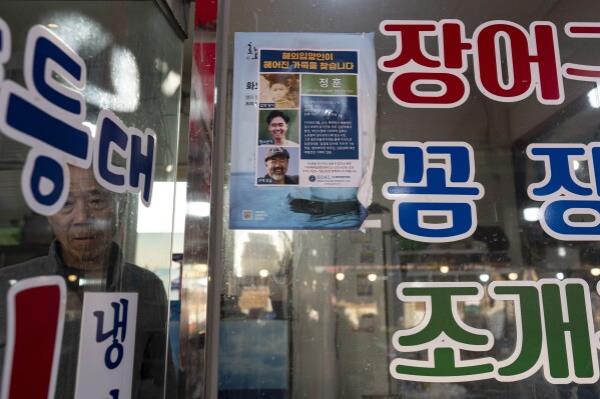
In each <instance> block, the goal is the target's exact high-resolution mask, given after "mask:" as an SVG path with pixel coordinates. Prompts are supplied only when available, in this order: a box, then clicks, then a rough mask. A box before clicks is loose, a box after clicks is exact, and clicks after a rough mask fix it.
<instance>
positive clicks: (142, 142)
mask: <svg viewBox="0 0 600 399" xmlns="http://www.w3.org/2000/svg"><path fill="white" fill-rule="evenodd" d="M132 131H133V134H132V135H131V147H130V153H129V165H128V166H129V185H130V187H131V188H132V189H134V190H135V191H141V192H142V202H143V203H144V204H145V205H146V206H147V205H149V204H150V199H151V195H152V182H153V180H154V153H155V147H156V135H155V134H154V132H152V131H151V130H150V129H146V134H142V133H141V132H137V131H135V129H132ZM141 175H143V176H144V184H143V188H142V187H141V183H140V176H141Z"/></svg>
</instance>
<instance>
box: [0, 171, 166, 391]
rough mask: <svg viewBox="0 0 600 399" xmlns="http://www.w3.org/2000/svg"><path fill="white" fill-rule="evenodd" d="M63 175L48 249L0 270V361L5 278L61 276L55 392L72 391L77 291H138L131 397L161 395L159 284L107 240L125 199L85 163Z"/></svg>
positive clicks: (163, 317) (163, 328) (162, 308)
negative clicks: (64, 195) (63, 295)
mask: <svg viewBox="0 0 600 399" xmlns="http://www.w3.org/2000/svg"><path fill="white" fill-rule="evenodd" d="M70 176H71V178H70V189H69V196H68V199H67V201H66V203H65V205H64V207H63V208H62V209H61V210H59V211H58V212H57V213H56V214H54V215H52V216H50V217H48V222H49V224H50V227H51V228H52V231H53V232H54V235H55V237H56V239H55V240H54V241H53V242H52V244H51V245H50V251H49V253H48V255H47V256H43V257H40V258H35V259H32V260H29V261H27V262H24V263H21V264H18V265H13V266H9V267H6V268H3V269H0V305H1V309H2V310H1V311H0V360H2V359H3V358H4V356H3V355H4V347H5V346H6V311H5V309H6V303H5V302H6V294H7V291H8V289H9V288H10V281H11V280H12V281H18V280H21V279H25V278H29V277H35V276H42V275H59V276H63V277H65V280H66V284H67V291H68V292H67V307H66V313H65V324H64V330H63V340H62V348H61V355H60V365H59V371H58V379H57V382H56V393H55V398H57V399H58V398H60V399H63V398H64V399H66V398H72V397H73V395H74V390H75V379H76V373H77V358H78V349H79V333H80V325H81V311H82V305H83V298H84V295H83V294H84V292H90V291H94V292H137V293H138V310H137V328H136V337H135V354H134V363H133V381H132V396H131V397H132V398H140V399H141V398H144V399H147V398H157V399H158V398H162V397H163V396H162V393H163V389H164V384H165V377H164V376H165V359H166V358H167V357H166V355H165V353H166V350H165V346H166V328H167V298H166V295H165V290H164V288H163V284H162V282H161V281H160V280H159V279H158V277H156V276H155V275H154V274H153V273H151V272H149V271H147V270H144V269H142V268H140V267H138V266H135V265H133V264H131V263H127V262H125V261H124V259H123V258H122V253H121V250H120V248H119V246H118V245H117V244H116V243H114V242H113V239H114V238H115V236H118V235H119V233H122V231H120V230H121V229H120V227H121V226H122V225H124V223H123V222H122V221H121V223H119V222H120V221H119V218H120V216H122V215H123V214H124V212H123V208H122V206H123V205H124V204H123V203H121V202H120V201H119V200H118V198H117V197H118V195H116V194H112V193H110V192H108V191H107V190H105V189H104V188H103V187H101V186H100V185H99V184H98V183H97V182H96V180H95V178H94V176H93V174H92V172H91V171H90V170H84V169H79V168H74V167H72V168H70ZM0 366H1V364H0ZM168 397H173V396H172V395H168Z"/></svg>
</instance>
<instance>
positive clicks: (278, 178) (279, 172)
mask: <svg viewBox="0 0 600 399" xmlns="http://www.w3.org/2000/svg"><path fill="white" fill-rule="evenodd" d="M289 162H290V153H289V152H288V151H287V150H286V149H285V148H283V147H271V148H269V149H268V150H267V152H266V154H265V169H266V170H267V174H266V175H265V176H264V177H262V178H259V184H298V176H289V175H287V171H288V166H289Z"/></svg>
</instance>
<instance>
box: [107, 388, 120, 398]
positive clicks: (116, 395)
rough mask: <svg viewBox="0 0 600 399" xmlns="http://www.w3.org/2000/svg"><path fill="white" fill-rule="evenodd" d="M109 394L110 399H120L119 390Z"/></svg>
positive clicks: (111, 391) (113, 390) (112, 390)
mask: <svg viewBox="0 0 600 399" xmlns="http://www.w3.org/2000/svg"><path fill="white" fill-rule="evenodd" d="M108 394H109V395H110V396H111V398H110V399H119V390H118V389H111V390H110V391H109V392H108Z"/></svg>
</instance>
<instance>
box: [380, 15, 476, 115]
mask: <svg viewBox="0 0 600 399" xmlns="http://www.w3.org/2000/svg"><path fill="white" fill-rule="evenodd" d="M380 30H381V32H382V33H383V34H384V35H388V36H394V37H395V38H396V51H395V52H394V54H392V55H390V56H385V57H381V58H380V60H379V67H380V69H382V70H384V71H389V72H394V73H393V75H392V76H391V77H390V78H389V81H388V93H389V95H390V97H391V98H392V99H393V100H394V101H395V102H396V103H398V104H400V105H402V106H405V107H408V108H452V107H457V106H459V105H461V104H462V103H464V102H465V101H466V99H467V98H468V96H469V91H470V89H469V83H468V81H467V79H466V78H465V77H464V75H463V73H464V72H465V70H466V68H467V58H466V57H467V54H468V53H469V52H471V51H472V44H471V41H470V40H468V39H467V38H466V37H465V28H464V25H463V23H462V22H461V21H458V20H442V21H440V22H435V21H383V22H382V23H381V25H380ZM427 37H436V38H437V39H438V40H437V44H438V47H439V56H433V55H431V54H429V53H428V52H427V51H426V49H425V40H426V38H427Z"/></svg>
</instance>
